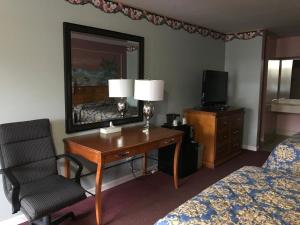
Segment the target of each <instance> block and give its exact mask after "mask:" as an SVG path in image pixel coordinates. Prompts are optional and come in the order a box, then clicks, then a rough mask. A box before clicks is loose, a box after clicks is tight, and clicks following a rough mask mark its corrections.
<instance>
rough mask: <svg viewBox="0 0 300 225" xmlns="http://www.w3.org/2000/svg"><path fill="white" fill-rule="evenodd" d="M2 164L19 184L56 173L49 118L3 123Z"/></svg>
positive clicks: (0, 134) (0, 129) (0, 128)
mask: <svg viewBox="0 0 300 225" xmlns="http://www.w3.org/2000/svg"><path fill="white" fill-rule="evenodd" d="M0 163H1V167H2V169H9V170H10V171H11V172H12V173H13V175H14V176H15V177H16V179H17V180H18V182H19V183H20V184H26V183H28V182H32V181H35V180H38V179H41V178H43V177H46V176H49V175H52V174H57V166H56V159H55V148H54V144H53V140H52V136H51V130H50V122H49V120H48V119H40V120H33V121H26V122H17V123H8V124H2V125H0ZM3 178H4V180H3V181H4V182H3V183H4V189H5V192H6V195H9V192H10V190H9V188H10V185H9V183H8V180H6V178H5V177H4V176H3ZM7 197H8V196H7Z"/></svg>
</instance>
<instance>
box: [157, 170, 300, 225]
mask: <svg viewBox="0 0 300 225" xmlns="http://www.w3.org/2000/svg"><path fill="white" fill-rule="evenodd" d="M202 224H214V225H215V224H216V225H218V224H220V225H221V224H243V225H248V224H249V225H250V224H251V225H255V224H257V225H258V224H268V225H271V224H293V225H300V177H297V176H294V175H289V174H284V173H278V172H276V171H275V172H273V171H267V170H265V169H263V168H258V167H252V166H247V167H243V168H241V169H239V170H237V171H235V172H233V173H232V174H230V175H229V176H227V177H225V178H224V179H222V180H220V181H218V182H217V183H215V184H214V185H212V186H210V187H208V188H207V189H205V190H204V191H202V192H201V193H200V194H198V195H196V196H195V197H193V198H192V199H190V200H188V201H187V202H185V203H184V204H182V205H181V206H179V207H178V208H177V209H175V210H174V211H172V212H170V213H169V214H168V215H166V216H165V217H164V218H163V219H160V220H159V221H158V222H157V223H156V224H155V225H202Z"/></svg>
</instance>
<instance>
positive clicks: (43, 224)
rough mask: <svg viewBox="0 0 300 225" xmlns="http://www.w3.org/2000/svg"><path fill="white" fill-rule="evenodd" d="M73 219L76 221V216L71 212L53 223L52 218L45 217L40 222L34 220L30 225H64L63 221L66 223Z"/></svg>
mask: <svg viewBox="0 0 300 225" xmlns="http://www.w3.org/2000/svg"><path fill="white" fill-rule="evenodd" d="M69 218H70V219H71V220H74V219H75V215H74V213H73V212H69V213H67V214H65V215H63V216H61V217H59V218H57V219H55V220H53V221H51V217H50V216H44V217H42V218H40V219H38V220H34V221H32V222H31V223H29V224H30V225H59V224H60V223H62V222H63V221H65V220H66V219H69Z"/></svg>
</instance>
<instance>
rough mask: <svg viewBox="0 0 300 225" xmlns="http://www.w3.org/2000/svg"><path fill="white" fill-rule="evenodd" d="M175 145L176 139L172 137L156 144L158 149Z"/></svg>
mask: <svg viewBox="0 0 300 225" xmlns="http://www.w3.org/2000/svg"><path fill="white" fill-rule="evenodd" d="M175 143H176V139H175V138H174V137H173V138H166V139H163V140H161V141H160V142H159V143H158V147H159V148H161V147H165V146H168V145H171V144H175Z"/></svg>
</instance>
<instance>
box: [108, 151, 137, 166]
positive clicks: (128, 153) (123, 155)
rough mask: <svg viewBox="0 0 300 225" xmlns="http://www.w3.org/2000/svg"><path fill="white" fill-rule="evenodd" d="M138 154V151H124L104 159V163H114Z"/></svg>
mask: <svg viewBox="0 0 300 225" xmlns="http://www.w3.org/2000/svg"><path fill="white" fill-rule="evenodd" d="M137 154H139V152H138V149H134V150H132V149H131V150H124V151H120V152H117V153H114V154H111V155H107V156H105V157H104V162H105V163H109V162H114V161H118V160H121V159H126V158H128V157H131V156H134V155H137Z"/></svg>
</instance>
